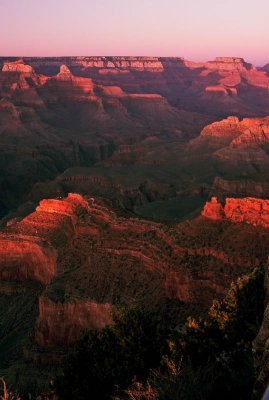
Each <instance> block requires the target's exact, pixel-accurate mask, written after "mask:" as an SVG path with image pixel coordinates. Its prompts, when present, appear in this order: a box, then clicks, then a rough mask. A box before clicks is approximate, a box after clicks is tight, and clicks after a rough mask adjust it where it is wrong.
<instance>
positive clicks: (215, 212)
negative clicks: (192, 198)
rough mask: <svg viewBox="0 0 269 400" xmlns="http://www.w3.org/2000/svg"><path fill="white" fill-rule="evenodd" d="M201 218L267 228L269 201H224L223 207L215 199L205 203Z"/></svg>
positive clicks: (268, 226)
mask: <svg viewBox="0 0 269 400" xmlns="http://www.w3.org/2000/svg"><path fill="white" fill-rule="evenodd" d="M202 216H203V217H206V218H210V219H213V220H220V219H223V218H226V219H229V220H231V221H233V222H235V223H238V222H244V223H247V224H250V225H253V226H262V227H264V228H269V200H261V199H255V198H252V197H248V198H244V199H229V198H228V199H226V201H225V205H224V206H223V205H222V204H221V203H219V202H218V200H217V198H216V197H212V199H211V201H210V202H207V203H206V205H205V207H204V210H203V212H202Z"/></svg>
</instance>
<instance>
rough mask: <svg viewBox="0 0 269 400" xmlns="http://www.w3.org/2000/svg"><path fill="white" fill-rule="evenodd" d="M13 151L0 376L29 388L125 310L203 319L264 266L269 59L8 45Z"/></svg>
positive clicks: (1, 113) (2, 85)
mask: <svg viewBox="0 0 269 400" xmlns="http://www.w3.org/2000/svg"><path fill="white" fill-rule="evenodd" d="M0 149H1V152H0V172H1V173H0V192H1V196H0V304H1V310H2V311H1V321H0V352H1V354H2V357H3V359H2V361H1V363H0V375H7V376H8V377H9V380H10V382H12V383H14V382H16V379H19V381H18V382H19V383H18V384H19V385H20V387H23V391H27V384H28V383H29V382H28V383H25V382H26V381H27V379H28V378H27V377H29V376H34V377H35V378H33V379H36V381H37V382H38V385H40V386H39V387H42V385H45V386H46V384H45V383H44V382H45V381H46V382H47V377H48V375H49V374H50V373H51V370H53V368H56V369H57V365H58V363H59V360H60V359H61V357H62V355H63V354H65V353H66V352H67V351H68V348H70V346H72V345H73V344H74V343H75V341H76V340H77V339H78V337H79V334H80V332H81V331H82V330H84V329H93V330H95V329H101V328H103V327H105V326H107V325H109V324H111V323H112V321H113V314H114V313H116V314H117V313H118V312H119V311H120V310H121V309H122V308H123V307H133V306H142V307H144V308H146V309H148V310H155V311H158V312H159V313H160V314H161V315H165V316H167V317H169V318H173V317H174V316H175V315H176V316H177V317H179V318H180V319H181V321H184V320H185V318H186V317H188V316H189V315H194V316H197V317H199V316H201V315H202V316H203V315H205V313H206V310H207V309H208V307H209V306H210V305H211V303H212V300H213V299H221V298H223V297H224V296H225V294H226V293H227V289H228V287H229V285H230V284H231V282H232V281H233V280H235V279H236V278H237V277H239V276H242V275H244V274H246V273H248V272H249V271H250V270H251V268H253V267H255V266H258V265H260V264H265V263H266V262H267V258H268V245H269V235H268V229H269V200H268V198H269V184H268V179H269V173H268V171H269V75H268V66H265V67H260V68H256V67H254V66H253V65H251V64H250V63H248V62H246V61H244V60H243V59H242V58H236V57H218V58H216V59H215V60H214V61H209V62H192V61H188V60H185V59H184V58H180V57H175V58H171V57H47V58H46V57H45V58H37V57H23V58H19V57H0ZM266 279H267V278H266ZM266 313H267V311H266ZM267 319H268V318H267V314H265V319H264V324H263V326H262V327H261V332H260V333H259V335H258V337H257V339H256V340H255V342H254V347H255V346H256V347H255V348H257V365H259V368H260V371H261V372H260V377H259V381H261V382H262V383H261V385H263V384H264V374H265V372H264V371H263V367H262V365H265V368H266V365H267V364H268V363H267V361H266V360H267V358H266V357H267V351H268V349H267V347H266V340H267V336H266V335H267V334H268V333H267V331H268V329H267V324H268V323H267ZM22 371H24V372H22ZM37 375H38V376H37ZM18 377H19V378H18ZM257 390H258V389H257Z"/></svg>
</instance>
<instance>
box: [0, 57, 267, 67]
mask: <svg viewBox="0 0 269 400" xmlns="http://www.w3.org/2000/svg"><path fill="white" fill-rule="evenodd" d="M80 57H81V58H83V57H89V58H90V57H96V58H99V57H100V58H109V57H111V58H117V57H119V58H159V59H169V58H175V59H181V60H184V61H192V62H195V63H197V64H199V63H206V62H213V61H216V60H217V59H218V58H227V59H229V58H231V59H241V60H242V61H244V62H245V63H247V64H251V65H253V66H255V67H264V66H265V65H267V64H268V63H269V61H268V63H265V64H264V65H258V64H256V63H255V64H253V63H252V62H249V61H246V60H245V58H244V57H240V56H215V57H214V58H213V59H209V60H208V59H204V60H195V61H193V59H191V58H190V59H189V58H185V57H184V56H175V55H174V56H153V55H128V56H127V55H57V56H55V55H51V56H36V55H32V56H30V55H8V56H4V55H0V59H1V58H18V59H20V58H21V59H23V58H40V59H42V58H43V59H46V58H80Z"/></svg>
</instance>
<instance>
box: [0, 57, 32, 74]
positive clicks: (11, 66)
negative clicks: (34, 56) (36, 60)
mask: <svg viewBox="0 0 269 400" xmlns="http://www.w3.org/2000/svg"><path fill="white" fill-rule="evenodd" d="M2 72H18V73H21V74H32V73H33V72H34V70H33V67H31V65H27V64H25V63H24V61H23V60H18V61H13V62H4V64H3V67H2Z"/></svg>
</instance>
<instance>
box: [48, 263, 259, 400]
mask: <svg viewBox="0 0 269 400" xmlns="http://www.w3.org/2000/svg"><path fill="white" fill-rule="evenodd" d="M263 277H264V269H263V268H262V267H259V268H255V269H254V270H253V271H252V272H251V273H250V274H249V275H248V276H244V277H242V278H239V279H238V280H237V281H236V282H234V283H233V284H232V285H231V288H230V290H229V292H228V294H227V296H226V298H225V299H224V300H222V301H214V302H213V304H212V307H211V308H210V310H209V312H208V317H207V318H206V319H199V320H194V319H193V318H189V319H188V320H187V322H186V324H185V325H184V326H183V327H176V328H175V327H174V326H172V325H171V324H170V325H169V326H168V325H167V323H166V321H163V320H161V319H160V318H159V317H158V316H157V315H156V314H154V313H150V312H146V311H143V310H141V309H131V310H125V311H124V312H123V313H122V314H121V315H119V316H116V317H115V323H114V325H113V326H111V327H107V328H105V329H103V330H102V331H99V332H87V333H84V335H83V336H81V338H80V340H79V341H78V343H77V344H76V346H75V348H74V350H73V351H72V353H71V354H70V355H69V356H68V357H67V358H66V359H65V361H64V363H63V365H62V372H61V374H59V375H58V376H57V377H56V378H55V379H54V381H53V389H54V393H55V395H56V398H58V399H59V400H61V399H65V400H68V399H74V398H75V399H77V400H80V399H81V400H83V399H100V400H101V399H106V398H111V397H113V396H114V398H115V399H128V400H146V399H147V400H148V399H159V400H169V399H171V400H176V399H180V400H181V399H182V400H184V399H186V400H187V399H192V400H196V399H197V400H205V399H206V400H210V399H216V398H218V399H226V398H229V397H230V398H237V399H245V400H247V399H250V398H251V392H252V388H253V384H254V380H255V370H254V365H253V358H252V340H253V339H254V337H255V336H256V334H257V331H258V329H259V326H260V323H261V320H262V316H263V301H264V292H263ZM175 322H176V321H175ZM128 387H129V388H128ZM115 396H116V397H115Z"/></svg>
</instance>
